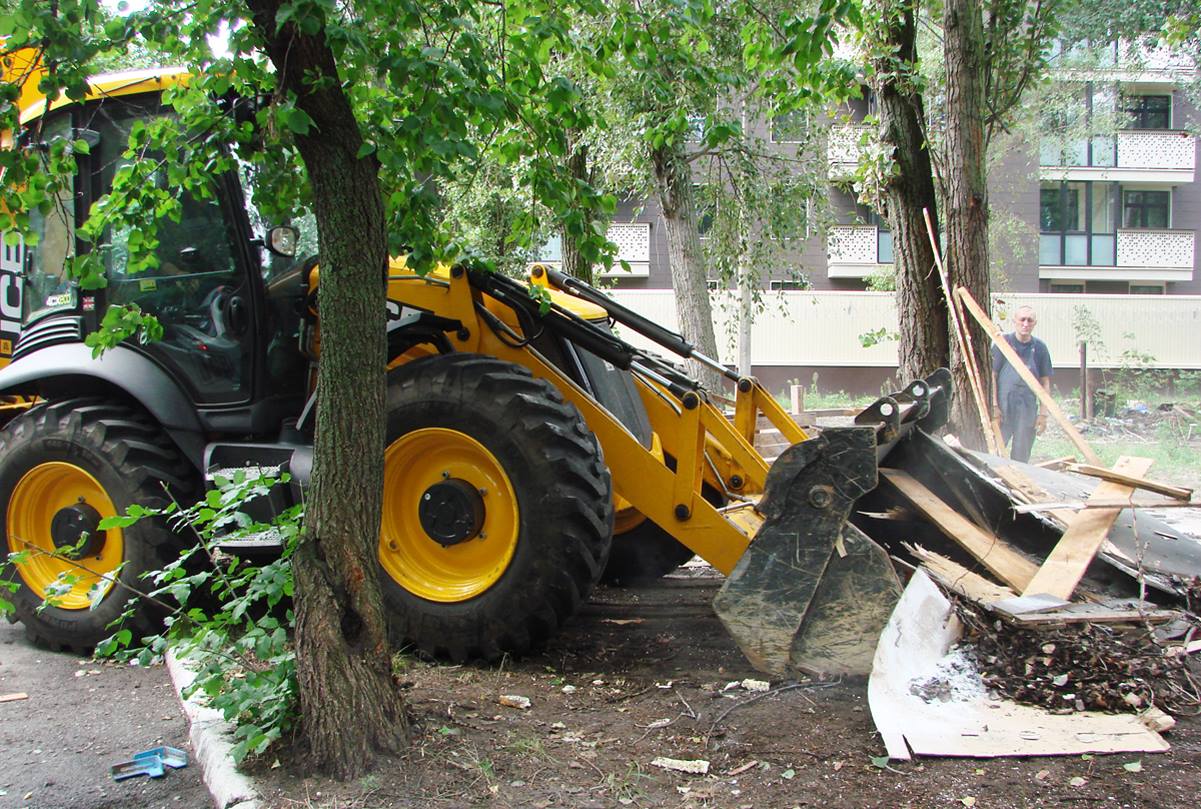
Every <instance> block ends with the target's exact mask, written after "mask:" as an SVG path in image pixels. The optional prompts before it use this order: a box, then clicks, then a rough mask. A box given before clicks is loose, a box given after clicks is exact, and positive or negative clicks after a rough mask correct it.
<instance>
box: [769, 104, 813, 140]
mask: <svg viewBox="0 0 1201 809" xmlns="http://www.w3.org/2000/svg"><path fill="white" fill-rule="evenodd" d="M808 137H809V113H808V112H806V111H805V110H793V111H792V112H785V113H781V114H779V115H775V116H772V119H771V140H772V143H803V142H804V141H805V140H807V139H808Z"/></svg>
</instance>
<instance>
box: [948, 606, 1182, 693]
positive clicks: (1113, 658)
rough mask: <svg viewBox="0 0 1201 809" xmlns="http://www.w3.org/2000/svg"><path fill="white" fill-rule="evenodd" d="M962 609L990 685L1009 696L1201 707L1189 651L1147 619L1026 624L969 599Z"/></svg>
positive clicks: (968, 636)
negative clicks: (1161, 636)
mask: <svg viewBox="0 0 1201 809" xmlns="http://www.w3.org/2000/svg"><path fill="white" fill-rule="evenodd" d="M956 611H957V613H958V615H959V618H960V620H962V621H963V623H964V626H965V629H966V631H965V633H964V640H965V641H966V642H967V643H969V644H971V645H972V646H973V647H974V649H975V655H976V662H977V666H978V668H979V671H980V673H981V676H982V678H983V680H984V683H985V685H987V686H988V687H990V688H992V689H995V690H996V691H997V692H998V693H1000V694H1002V695H1004V696H1006V697H1008V698H1009V699H1012V700H1015V701H1017V702H1021V703H1024V704H1027V705H1040V706H1042V707H1044V708H1048V709H1050V710H1051V711H1052V712H1053V713H1074V712H1079V711H1108V712H1120V711H1121V712H1132V713H1138V712H1141V711H1143V710H1145V709H1147V708H1148V707H1150V706H1152V705H1156V706H1158V707H1160V708H1162V709H1163V710H1166V711H1168V712H1169V713H1172V714H1189V715H1193V714H1197V713H1199V712H1201V691H1199V689H1198V684H1197V681H1196V679H1195V678H1194V675H1193V673H1192V672H1191V671H1190V668H1189V656H1188V655H1186V654H1181V653H1179V652H1177V650H1178V649H1181V648H1182V647H1180V646H1178V645H1175V646H1174V645H1166V644H1164V643H1163V642H1161V641H1159V640H1157V639H1156V638H1155V636H1154V633H1153V632H1152V630H1151V629H1150V628H1149V627H1148V626H1147V625H1145V624H1142V625H1140V624H1125V625H1122V624H1101V623H1087V622H1083V623H1071V624H1052V625H1041V626H1040V625H1037V624H1036V625H1033V626H1022V625H1019V624H1016V623H1013V622H1010V621H1005V620H1002V619H1000V618H996V617H993V616H991V615H989V614H988V613H987V612H986V611H985V610H983V609H981V608H979V607H977V606H974V605H973V604H971V603H969V602H967V601H965V600H963V599H960V600H959V601H958V603H957V604H956Z"/></svg>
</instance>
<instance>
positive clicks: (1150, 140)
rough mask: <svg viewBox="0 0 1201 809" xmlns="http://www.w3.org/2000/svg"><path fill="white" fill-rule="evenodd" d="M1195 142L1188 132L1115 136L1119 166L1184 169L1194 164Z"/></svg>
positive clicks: (1127, 132) (1129, 131)
mask: <svg viewBox="0 0 1201 809" xmlns="http://www.w3.org/2000/svg"><path fill="white" fill-rule="evenodd" d="M1196 153H1197V139H1196V138H1195V137H1193V136H1192V135H1190V134H1189V133H1187V132H1158V131H1153V130H1138V129H1124V130H1122V131H1121V132H1119V133H1118V166H1119V167H1120V168H1124V169H1131V168H1133V169H1187V170H1190V171H1191V170H1192V169H1193V168H1194V163H1195V162H1196Z"/></svg>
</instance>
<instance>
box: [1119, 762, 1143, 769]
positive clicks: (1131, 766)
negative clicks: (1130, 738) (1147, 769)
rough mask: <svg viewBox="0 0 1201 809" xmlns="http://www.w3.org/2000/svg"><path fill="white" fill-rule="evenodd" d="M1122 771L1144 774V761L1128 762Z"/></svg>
mask: <svg viewBox="0 0 1201 809" xmlns="http://www.w3.org/2000/svg"><path fill="white" fill-rule="evenodd" d="M1122 769H1123V770H1125V771H1126V772H1142V771H1143V761H1142V759H1139V760H1138V761H1128V762H1126V763H1125V764H1123V765H1122Z"/></svg>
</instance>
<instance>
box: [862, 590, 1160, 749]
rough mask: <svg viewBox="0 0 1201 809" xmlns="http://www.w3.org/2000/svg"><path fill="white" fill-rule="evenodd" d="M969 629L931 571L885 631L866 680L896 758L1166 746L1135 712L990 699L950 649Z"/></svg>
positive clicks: (878, 725) (907, 592)
mask: <svg viewBox="0 0 1201 809" xmlns="http://www.w3.org/2000/svg"><path fill="white" fill-rule="evenodd" d="M961 634H962V626H961V625H960V623H959V621H958V619H957V618H955V616H954V613H953V611H952V610H951V604H950V602H948V601H947V599H946V598H945V597H944V596H943V595H942V593H941V592H939V590H938V588H937V587H936V586H935V585H934V583H933V582H932V581H931V580H930V577H929V576H927V575H926V574H925V573H924V572H923V571H921V570H919V571H917V572H916V573H914V574H913V577H912V578H911V579H910V580H909V586H908V587H906V588H905V593H904V594H903V595H902V596H901V600H900V602H899V603H898V604H897V607H896V610H894V611H893V614H892V618H891V619H889V622H888V625H887V626H886V627H885V628H884V632H883V633H882V634H881V636H880V643H879V644H878V645H877V647H876V657H875V660H874V661H873V668H872V674H871V678H870V679H869V680H868V692H867V694H868V705H869V707H870V709H871V712H872V719H873V720H875V723H876V728H877V729H878V730H879V731H880V735H881V737H882V738H883V740H884V745H885V747H886V748H887V750H888V755H889V757H890V758H895V759H900V760H907V759H909V758H910V757H911V756H912V755H914V754H916V755H925V756H966V757H973V758H994V757H1001V756H1023V757H1024V756H1061V755H1080V754H1082V753H1125V752H1148V753H1151V752H1155V753H1159V752H1164V751H1166V750H1167V749H1168V743H1167V742H1166V741H1165V740H1164V738H1163V737H1162V736H1160V735H1159V734H1158V733H1156V732H1155V731H1153V730H1150V729H1148V728H1147V727H1145V726H1144V725H1143V723H1142V722H1140V721H1139V718H1138V717H1137V716H1134V715H1132V714H1103V713H1093V712H1085V713H1076V714H1068V715H1054V714H1050V713H1048V712H1047V711H1045V710H1043V709H1041V708H1035V707H1032V706H1028V705H1018V704H1017V703H1014V702H1010V701H1008V700H999V699H995V698H992V697H990V696H989V695H988V691H987V689H986V688H985V687H984V684H983V682H982V681H981V680H980V675H979V672H977V671H976V670H975V669H974V667H972V666H971V663H970V658H968V657H967V656H966V655H961V654H957V653H956V652H954V651H953V650H952V647H953V645H954V644H955V643H956V642H957V641H958V640H959V638H960V636H961Z"/></svg>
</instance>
